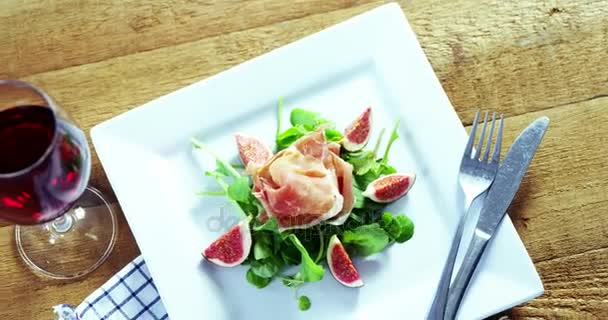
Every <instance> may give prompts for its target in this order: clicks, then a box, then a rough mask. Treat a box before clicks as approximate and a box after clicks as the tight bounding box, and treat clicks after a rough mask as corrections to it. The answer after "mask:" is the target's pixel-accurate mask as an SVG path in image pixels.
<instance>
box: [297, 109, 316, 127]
mask: <svg viewBox="0 0 608 320" xmlns="http://www.w3.org/2000/svg"><path fill="white" fill-rule="evenodd" d="M319 119H321V115H320V114H318V113H316V112H312V111H308V110H304V109H300V108H296V109H293V110H292V111H291V114H290V116H289V122H291V125H292V126H297V125H308V126H316V125H317V124H318V120H319Z"/></svg>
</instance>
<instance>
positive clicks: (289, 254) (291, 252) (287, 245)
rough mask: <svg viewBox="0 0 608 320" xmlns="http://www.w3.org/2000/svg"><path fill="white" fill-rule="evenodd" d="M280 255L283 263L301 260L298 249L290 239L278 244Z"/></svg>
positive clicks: (294, 262) (296, 262)
mask: <svg viewBox="0 0 608 320" xmlns="http://www.w3.org/2000/svg"><path fill="white" fill-rule="evenodd" d="M279 252H280V255H281V258H282V259H283V261H284V262H285V264H287V265H297V264H299V263H300V262H301V260H302V259H301V258H300V251H299V250H298V249H297V248H296V247H295V245H293V243H292V242H291V241H283V242H281V246H280V250H279Z"/></svg>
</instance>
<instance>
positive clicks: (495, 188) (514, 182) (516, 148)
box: [444, 117, 549, 320]
mask: <svg viewBox="0 0 608 320" xmlns="http://www.w3.org/2000/svg"><path fill="white" fill-rule="evenodd" d="M548 126H549V118H547V117H541V118H538V119H536V120H535V121H534V122H532V123H531V124H530V125H529V126H528V127H527V128H526V129H524V131H523V132H522V133H521V134H520V135H519V136H518V137H517V139H515V142H513V145H511V147H510V148H509V151H507V155H506V156H505V159H504V160H503V162H502V164H501V165H500V168H498V172H497V173H496V178H494V182H493V183H492V186H491V187H490V189H489V190H488V195H487V196H486V199H485V202H484V205H483V207H482V208H481V212H480V213H479V220H478V222H477V225H476V226H475V231H474V233H473V239H472V240H471V243H470V244H469V249H468V250H467V253H466V255H465V257H464V259H463V261H462V265H461V267H460V270H459V271H458V274H457V275H456V279H455V280H454V283H453V284H452V286H451V287H450V289H449V297H448V303H447V306H446V311H445V316H444V320H452V319H455V318H456V315H457V313H458V309H459V307H460V303H461V302H462V298H463V297H464V294H465V292H466V289H467V287H468V285H469V282H470V281H471V279H472V277H473V274H474V272H475V269H476V267H477V264H478V263H479V261H480V260H481V256H482V254H483V252H484V250H485V248H486V246H487V244H488V243H489V241H490V239H491V238H492V236H493V235H494V232H495V231H496V229H497V228H498V226H499V224H500V222H501V221H502V218H503V217H504V216H505V214H506V212H507V209H508V208H509V205H510V204H511V202H512V201H513V198H514V197H515V193H516V192H517V189H519V185H520V183H521V181H522V179H523V178H524V175H525V174H526V171H527V170H528V166H529V165H530V162H531V161H532V157H534V154H535V153H536V150H537V149H538V146H539V145H540V142H541V140H542V138H543V136H544V135H545V131H547V127H548Z"/></svg>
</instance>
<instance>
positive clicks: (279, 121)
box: [275, 97, 283, 145]
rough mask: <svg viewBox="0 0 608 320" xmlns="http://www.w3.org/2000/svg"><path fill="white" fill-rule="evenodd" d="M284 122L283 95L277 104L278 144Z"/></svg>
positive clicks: (276, 139) (276, 140)
mask: <svg viewBox="0 0 608 320" xmlns="http://www.w3.org/2000/svg"><path fill="white" fill-rule="evenodd" d="M282 124H283V97H280V98H279V104H278V106H277V132H276V135H275V136H276V138H275V142H277V145H278V141H279V133H281V126H282Z"/></svg>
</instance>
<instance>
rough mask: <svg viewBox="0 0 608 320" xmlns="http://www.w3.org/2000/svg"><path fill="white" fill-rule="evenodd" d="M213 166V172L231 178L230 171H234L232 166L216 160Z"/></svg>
mask: <svg viewBox="0 0 608 320" xmlns="http://www.w3.org/2000/svg"><path fill="white" fill-rule="evenodd" d="M215 166H216V169H215V171H216V172H218V173H220V174H222V175H223V176H227V177H229V176H231V175H232V171H233V170H235V169H234V167H233V166H232V165H230V164H229V163H227V162H225V161H220V160H218V159H216V160H215Z"/></svg>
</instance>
